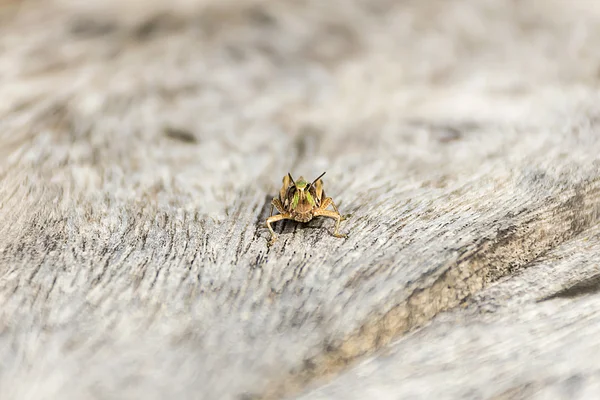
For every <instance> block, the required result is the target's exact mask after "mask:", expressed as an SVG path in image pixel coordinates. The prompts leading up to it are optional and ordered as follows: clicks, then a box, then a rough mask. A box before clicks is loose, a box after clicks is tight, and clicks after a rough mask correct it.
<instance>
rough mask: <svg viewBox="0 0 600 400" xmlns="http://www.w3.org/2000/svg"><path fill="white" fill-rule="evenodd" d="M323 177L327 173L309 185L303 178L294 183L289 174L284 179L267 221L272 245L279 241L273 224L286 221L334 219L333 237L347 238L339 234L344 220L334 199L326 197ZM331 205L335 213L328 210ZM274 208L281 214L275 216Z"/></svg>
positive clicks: (272, 203)
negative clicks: (321, 217)
mask: <svg viewBox="0 0 600 400" xmlns="http://www.w3.org/2000/svg"><path fill="white" fill-rule="evenodd" d="M323 175H325V173H322V174H321V176H319V177H318V178H317V179H315V180H314V181H313V182H312V183H308V182H307V181H306V180H305V179H304V178H303V177H300V178H299V179H298V180H297V181H294V178H292V175H291V174H289V173H288V174H287V175H286V176H284V177H283V186H282V187H281V189H280V190H279V197H275V198H274V199H273V201H272V202H271V214H270V215H269V218H268V219H267V227H268V228H269V230H270V231H271V242H270V243H271V244H272V243H274V242H275V240H277V235H275V232H274V231H273V228H272V227H271V223H273V222H277V221H281V220H284V219H292V220H294V221H298V222H308V221H310V220H312V219H313V218H314V217H318V216H324V217H329V218H333V219H335V220H336V225H335V232H334V233H333V235H334V236H336V237H346V235H342V234H340V233H339V225H340V221H342V220H343V219H344V218H343V217H342V216H341V215H340V213H339V212H338V210H337V207H336V206H335V204H334V203H333V199H331V197H326V196H325V191H324V190H323V181H322V180H321V178H322V177H323ZM330 205H331V206H332V207H333V209H334V211H330V210H327V209H326V208H327V207H329V206H330ZM273 208H277V211H279V212H280V214H278V215H273Z"/></svg>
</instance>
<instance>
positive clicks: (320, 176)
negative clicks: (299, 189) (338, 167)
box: [308, 171, 327, 188]
mask: <svg viewBox="0 0 600 400" xmlns="http://www.w3.org/2000/svg"><path fill="white" fill-rule="evenodd" d="M326 172H327V171H325V172H323V173H322V174H321V175H319V177H318V178H317V179H315V180H314V181H313V182H312V183H311V184H310V185H309V186H308V187H309V188H310V187H311V186H313V185H314V184H315V183H317V181H318V180H319V179H321V178H322V177H323V175H325V173H326Z"/></svg>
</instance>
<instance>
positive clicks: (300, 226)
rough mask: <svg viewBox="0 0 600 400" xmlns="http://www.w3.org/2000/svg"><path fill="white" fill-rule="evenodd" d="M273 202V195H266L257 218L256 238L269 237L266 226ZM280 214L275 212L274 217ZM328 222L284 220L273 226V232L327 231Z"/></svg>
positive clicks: (322, 220) (320, 220) (324, 220)
mask: <svg viewBox="0 0 600 400" xmlns="http://www.w3.org/2000/svg"><path fill="white" fill-rule="evenodd" d="M271 201H273V195H271V194H267V195H265V200H264V202H263V205H262V207H261V209H260V212H259V213H258V216H257V218H256V233H255V235H254V236H255V237H261V238H262V237H264V238H268V237H269V229H268V228H267V225H266V224H265V220H266V219H267V218H268V217H269V213H270V212H271ZM275 214H278V211H277V210H273V215H275ZM326 223H327V220H326V219H313V220H312V221H309V222H306V223H302V222H297V221H293V220H283V221H280V222H278V223H277V224H276V225H274V226H273V230H274V231H275V232H277V233H278V234H284V235H286V234H293V233H294V231H296V230H304V229H313V230H317V229H327V227H328V226H327V225H326Z"/></svg>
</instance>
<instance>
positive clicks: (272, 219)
mask: <svg viewBox="0 0 600 400" xmlns="http://www.w3.org/2000/svg"><path fill="white" fill-rule="evenodd" d="M289 218H290V216H289V215H288V214H277V215H274V216H272V217H269V218H267V228H269V230H270V231H271V241H270V242H269V245H271V244H273V243H275V241H276V240H277V235H276V234H275V231H274V230H273V228H272V227H271V224H272V223H273V222H277V221H281V220H283V219H289Z"/></svg>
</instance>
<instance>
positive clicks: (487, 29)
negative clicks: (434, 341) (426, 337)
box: [0, 0, 600, 399]
mask: <svg viewBox="0 0 600 400" xmlns="http://www.w3.org/2000/svg"><path fill="white" fill-rule="evenodd" d="M580 3H581V4H580ZM580 3H577V2H576V3H574V5H570V6H569V7H566V6H565V5H564V4H563V3H561V2H548V3H544V7H539V2H536V1H528V2H521V3H519V4H518V5H514V4H512V3H511V4H512V5H509V4H508V3H506V4H504V3H499V2H492V1H490V2H475V1H466V0H462V1H454V2H444V1H431V2H427V3H417V2H414V3H413V2H406V3H402V4H397V5H393V4H390V3H389V2H387V1H384V0H378V1H375V2H373V1H370V2H364V1H346V2H341V1H339V2H338V1H332V2H327V5H323V4H324V3H322V2H318V1H307V2H291V1H290V2H288V1H279V2H271V3H264V2H259V1H228V2H210V1H204V2H191V1H181V2H176V3H173V4H170V5H171V7H169V4H167V3H164V2H161V1H152V2H147V3H144V5H143V6H141V5H139V4H138V3H136V2H132V3H128V5H127V7H126V8H123V9H120V8H119V4H120V3H116V2H106V3H101V2H91V3H81V4H80V3H76V2H66V3H59V2H52V1H50V2H45V3H44V4H43V5H41V4H40V5H39V6H38V7H34V6H31V7H27V8H24V9H23V10H21V11H20V12H19V13H18V14H17V15H16V16H15V17H14V18H13V19H11V20H10V21H9V23H7V24H3V25H1V26H0V46H1V47H2V48H3V49H5V51H3V52H2V53H1V54H0V79H1V80H0V98H2V99H3V101H2V102H1V103H0V153H1V154H0V156H1V158H0V160H1V161H0V179H1V180H0V221H1V222H2V223H1V224H0V301H1V303H0V304H2V307H1V314H0V332H1V333H2V334H1V336H0V354H1V357H0V359H2V360H3V361H2V364H1V365H2V367H1V369H0V388H1V391H2V396H1V397H2V398H7V399H22V398H32V399H45V398H63V399H71V398H72V399H81V398H111V399H112V398H127V399H128V398H141V397H144V398H148V399H164V398H173V397H174V398H182V399H186V398H190V399H198V398H202V399H230V398H231V399H254V398H281V397H282V396H285V395H290V396H293V395H294V394H295V393H298V392H299V391H300V390H302V389H304V388H306V387H307V385H309V384H312V383H315V380H316V379H324V378H329V377H333V376H334V375H335V374H338V373H340V372H343V371H344V370H345V368H346V367H348V366H350V365H351V364H353V363H354V362H356V361H359V360H360V359H361V358H362V357H365V356H368V355H370V354H372V353H373V352H375V351H376V350H378V349H381V348H382V347H384V346H386V345H387V344H388V343H390V342H391V341H392V340H394V339H396V338H398V337H400V336H402V335H403V334H404V333H406V332H408V331H410V330H412V329H415V328H418V327H420V326H422V325H424V324H426V323H427V322H428V321H430V320H431V319H432V318H434V317H435V316H436V315H438V314H439V313H440V312H442V311H444V310H447V309H450V308H453V307H455V306H456V305H458V304H460V303H461V301H463V300H464V299H466V298H468V297H469V296H471V295H473V294H476V293H478V292H479V291H480V290H482V289H484V288H485V287H487V286H489V285H490V284H491V283H493V282H495V281H496V280H498V279H499V278H502V277H505V276H511V275H513V274H515V273H516V272H518V271H520V270H522V269H523V268H527V267H528V266H530V265H532V263H535V262H536V260H537V259H538V258H539V257H541V256H543V255H545V254H547V253H548V252H550V251H552V250H553V249H555V248H557V246H560V245H561V244H562V243H566V242H568V241H569V240H571V239H573V238H574V237H576V236H577V235H582V234H583V233H584V232H586V231H587V230H588V229H592V228H594V227H595V226H596V225H597V224H598V220H599V204H600V174H599V170H600V159H599V157H598V154H600V135H599V134H598V121H599V119H598V106H597V104H598V95H597V89H596V86H597V81H598V74H597V65H600V50H599V49H598V48H596V47H593V46H592V47H590V46H587V45H585V44H586V43H587V42H588V41H587V40H584V38H582V37H583V36H581V35H584V33H585V35H584V36H585V37H587V38H596V37H600V24H598V22H599V21H600V13H599V12H598V11H599V10H598V7H596V6H593V7H592V6H588V7H589V10H583V8H584V7H585V4H587V3H585V2H583V1H582V2H580ZM135 4H138V5H137V7H138V8H139V12H137V13H136V12H132V11H135V10H137V9H136V8H135V7H136V5H135ZM584 11H586V12H584ZM582 16H583V18H582ZM532 21H535V23H534V22H532ZM582 26H583V27H584V28H581V27H582ZM582 29H584V31H582ZM582 32H584V33H582ZM578 35H579V36H578ZM549 43H551V44H552V45H551V46H550V45H549ZM557 54H560V56H557ZM325 170H326V171H327V175H326V176H325V179H324V182H325V190H326V191H327V194H328V195H329V196H332V197H333V198H334V200H335V201H336V203H337V204H338V205H339V207H340V211H341V212H342V213H344V214H346V213H351V214H352V217H351V218H350V219H349V220H347V221H344V222H343V223H342V227H341V231H342V232H348V233H349V235H350V236H349V238H348V239H345V240H340V239H338V238H334V237H332V236H331V234H330V233H331V232H332V228H333V226H332V223H331V221H330V220H316V221H313V222H311V223H309V224H307V225H300V224H296V223H292V222H285V223H280V224H278V225H276V227H277V229H276V231H277V232H278V233H280V238H279V241H278V242H277V243H276V245H275V246H273V247H272V248H267V246H266V242H267V240H268V238H269V234H268V230H267V229H266V228H265V227H264V225H263V224H264V220H265V219H266V217H267V215H268V212H269V208H270V204H269V202H270V200H271V198H272V197H273V196H274V195H275V194H276V192H277V190H278V188H279V185H280V182H281V178H282V176H283V175H284V174H286V173H287V172H288V171H290V172H292V173H293V174H294V175H304V176H305V177H307V178H309V179H310V177H315V176H317V175H318V174H320V173H321V172H323V171H325Z"/></svg>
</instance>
